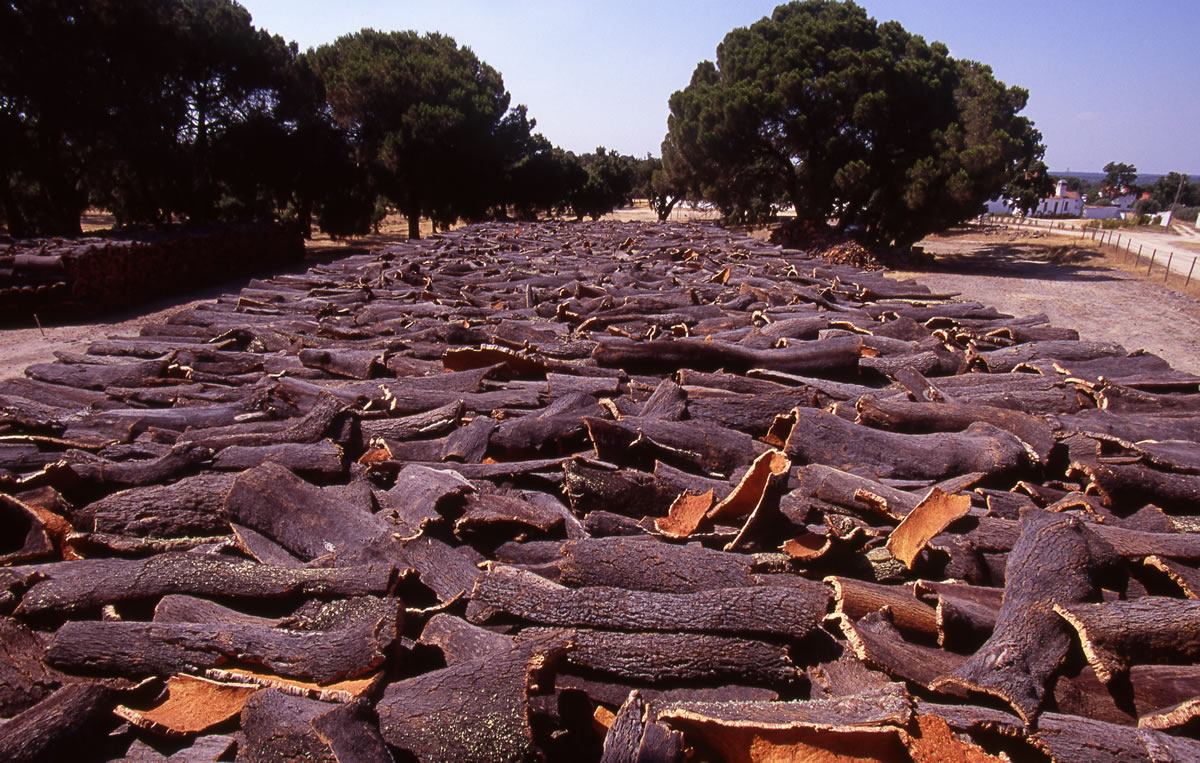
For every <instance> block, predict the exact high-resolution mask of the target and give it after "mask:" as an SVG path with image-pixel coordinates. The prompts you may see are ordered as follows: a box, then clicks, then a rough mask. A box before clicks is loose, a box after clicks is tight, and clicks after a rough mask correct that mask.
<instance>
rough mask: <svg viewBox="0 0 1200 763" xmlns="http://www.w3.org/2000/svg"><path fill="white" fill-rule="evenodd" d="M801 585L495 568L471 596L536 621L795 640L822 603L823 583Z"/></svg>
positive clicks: (816, 620) (814, 620)
mask: <svg viewBox="0 0 1200 763" xmlns="http://www.w3.org/2000/svg"><path fill="white" fill-rule="evenodd" d="M805 582H806V585H803V586H799V587H792V586H758V587H753V588H723V589H716V590H711V591H699V592H696V593H688V594H668V593H654V592H649V591H629V590H626V589H624V588H612V587H607V586H595V587H589V588H574V589H572V588H566V587H564V586H561V585H558V584H557V583H552V582H550V581H548V580H546V579H545V578H542V577H539V576H538V575H535V574H533V573H532V572H525V571H523V570H517V569H515V568H512V567H507V566H497V567H493V568H492V570H491V571H490V572H487V573H485V574H484V575H482V576H480V578H479V582H478V583H476V584H475V590H474V592H473V593H472V594H471V599H472V603H474V602H476V601H478V602H482V603H483V604H486V605H488V606H489V607H490V608H491V609H493V610H498V611H500V612H506V613H508V614H511V615H515V616H516V617H519V618H522V619H524V620H528V621H531V622H535V623H540V624H543V625H558V626H566V627H585V628H598V629H607V630H624V631H635V632H637V631H683V632H707V633H744V634H762V635H772V634H773V635H778V636H789V637H792V638H801V637H803V636H804V635H806V634H807V633H808V632H809V631H811V630H812V629H813V628H816V627H818V626H819V625H820V622H821V618H823V617H824V616H825V610H826V608H827V606H828V603H829V594H828V592H827V590H826V589H825V587H824V586H821V585H819V584H816V583H808V582H807V581H805ZM470 615H471V612H470V610H468V617H470Z"/></svg>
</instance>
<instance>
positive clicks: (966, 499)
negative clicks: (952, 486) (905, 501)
mask: <svg viewBox="0 0 1200 763" xmlns="http://www.w3.org/2000/svg"><path fill="white" fill-rule="evenodd" d="M970 510H971V498H970V496H966V495H951V494H949V493H946V492H944V491H943V490H941V489H939V488H936V487H935V488H932V489H931V490H930V491H929V492H928V493H926V494H925V497H924V498H922V499H921V502H920V503H918V504H917V506H916V508H914V509H913V510H912V511H911V512H910V513H909V514H908V516H906V517H905V518H904V519H903V520H901V522H900V524H899V525H898V526H897V527H896V529H895V530H892V532H891V534H890V535H889V536H888V540H887V549H888V551H891V552H892V556H894V557H896V558H897V559H899V560H900V561H902V562H904V566H906V567H908V568H909V569H910V570H911V569H912V566H913V562H914V561H916V559H917V556H918V555H919V554H920V553H921V550H922V549H924V548H925V544H927V543H928V542H929V541H930V540H932V539H933V538H934V537H935V536H937V535H938V534H939V533H941V532H942V531H943V530H945V529H946V527H947V526H948V525H949V524H950V523H951V522H953V521H954V520H956V519H961V518H962V517H965V516H966V515H967V512H969V511H970Z"/></svg>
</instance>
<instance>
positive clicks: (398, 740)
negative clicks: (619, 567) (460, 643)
mask: <svg viewBox="0 0 1200 763" xmlns="http://www.w3.org/2000/svg"><path fill="white" fill-rule="evenodd" d="M568 648H570V642H569V641H568V640H566V639H564V638H562V637H561V636H560V635H559V634H557V633H551V634H550V635H547V636H544V637H542V638H538V639H533V640H531V641H528V642H526V643H523V644H520V645H518V646H517V647H515V648H513V649H511V650H509V651H507V652H505V653H502V654H492V655H489V656H487V657H484V658H482V659H478V660H472V661H469V662H462V663H459V664H456V665H451V666H450V667H447V668H443V669H441V670H434V671H430V672H428V673H424V674H422V675H419V676H414V677H413V678H408V679H405V680H403V681H397V682H395V683H393V684H391V685H389V686H388V687H387V688H386V689H385V690H384V692H383V697H382V698H380V700H379V702H378V704H377V705H376V708H375V709H376V712H378V714H379V730H380V732H381V733H382V734H383V738H384V739H385V740H386V741H387V743H388V744H389V745H391V746H392V747H396V748H398V749H401V750H405V751H407V752H408V753H410V754H411V755H412V756H413V757H414V758H415V759H416V760H419V761H444V760H458V761H480V762H481V763H488V762H489V761H494V760H525V759H528V758H531V757H534V756H535V755H536V754H537V750H536V747H535V744H534V736H533V730H532V729H531V728H530V724H529V719H530V714H531V711H530V699H531V698H532V697H534V696H536V695H540V694H546V693H549V692H550V691H551V690H552V689H553V686H554V674H555V671H556V670H557V665H558V662H559V661H560V660H561V658H562V656H563V654H564V652H565V651H566V649H568Z"/></svg>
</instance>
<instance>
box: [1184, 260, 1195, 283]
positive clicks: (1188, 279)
mask: <svg viewBox="0 0 1200 763" xmlns="http://www.w3.org/2000/svg"><path fill="white" fill-rule="evenodd" d="M1195 269H1196V258H1195V257H1193V258H1192V266H1191V267H1190V268H1188V277H1187V280H1186V281H1184V282H1183V285H1184V286H1185V287H1186V286H1187V285H1188V284H1190V283H1191V282H1192V271H1193V270H1195Z"/></svg>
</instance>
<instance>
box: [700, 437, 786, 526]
mask: <svg viewBox="0 0 1200 763" xmlns="http://www.w3.org/2000/svg"><path fill="white" fill-rule="evenodd" d="M791 466H792V462H791V460H790V459H789V458H788V457H787V456H785V455H784V454H783V451H781V450H769V451H767V452H766V453H763V454H762V455H761V456H759V457H758V458H756V459H754V463H753V464H751V465H750V468H749V469H747V470H746V473H745V474H744V475H743V476H742V479H741V480H740V481H739V482H738V485H737V487H735V488H734V489H733V492H732V493H730V494H729V495H728V496H727V497H725V498H724V499H723V500H721V501H720V502H719V503H717V505H716V506H713V507H712V509H711V510H709V512H708V517H707V518H708V519H710V520H713V521H717V520H722V519H735V518H738V517H744V516H746V515H747V514H750V513H752V512H753V511H754V510H755V509H757V508H758V507H759V506H760V505H761V504H762V502H763V500H764V498H765V496H766V495H767V490H768V488H769V487H770V485H771V482H772V480H773V479H774V478H776V477H782V476H784V475H786V474H787V473H788V470H789V469H791Z"/></svg>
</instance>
